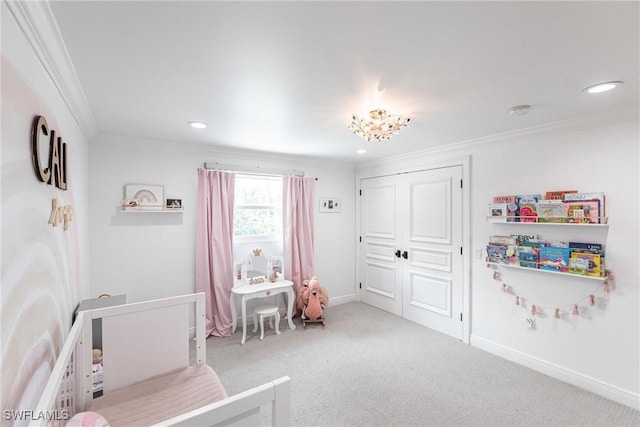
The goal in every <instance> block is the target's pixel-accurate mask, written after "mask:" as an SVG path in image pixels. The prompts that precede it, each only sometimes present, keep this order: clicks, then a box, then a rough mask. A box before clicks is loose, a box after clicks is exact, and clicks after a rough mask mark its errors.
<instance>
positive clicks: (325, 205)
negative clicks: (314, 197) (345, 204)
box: [320, 197, 342, 213]
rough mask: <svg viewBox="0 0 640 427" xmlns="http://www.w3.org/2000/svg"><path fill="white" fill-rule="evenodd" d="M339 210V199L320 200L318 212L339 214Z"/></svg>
mask: <svg viewBox="0 0 640 427" xmlns="http://www.w3.org/2000/svg"><path fill="white" fill-rule="evenodd" d="M341 208H342V203H341V202H340V199H336V198H333V197H332V198H327V199H320V212H330V213H337V212H340V209H341Z"/></svg>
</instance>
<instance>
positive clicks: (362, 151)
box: [356, 149, 367, 154]
mask: <svg viewBox="0 0 640 427" xmlns="http://www.w3.org/2000/svg"><path fill="white" fill-rule="evenodd" d="M366 152H367V150H365V149H361V150H358V151H356V153H358V154H364V153H366Z"/></svg>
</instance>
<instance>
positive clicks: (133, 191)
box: [124, 184, 164, 209]
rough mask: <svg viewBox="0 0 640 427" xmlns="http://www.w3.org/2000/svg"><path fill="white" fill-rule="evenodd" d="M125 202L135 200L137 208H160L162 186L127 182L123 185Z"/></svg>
mask: <svg viewBox="0 0 640 427" xmlns="http://www.w3.org/2000/svg"><path fill="white" fill-rule="evenodd" d="M124 199H125V203H128V202H129V201H131V200H135V201H136V202H137V206H138V207H139V208H160V209H162V207H163V206H164V187H163V186H162V185H154V184H127V185H125V186H124Z"/></svg>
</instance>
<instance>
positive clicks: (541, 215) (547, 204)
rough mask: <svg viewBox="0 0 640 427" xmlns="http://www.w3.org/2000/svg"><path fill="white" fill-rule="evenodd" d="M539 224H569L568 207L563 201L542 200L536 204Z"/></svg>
mask: <svg viewBox="0 0 640 427" xmlns="http://www.w3.org/2000/svg"><path fill="white" fill-rule="evenodd" d="M536 211H537V214H538V222H553V223H565V222H567V207H566V205H565V202H563V201H562V200H540V201H539V202H538V203H537V204H536Z"/></svg>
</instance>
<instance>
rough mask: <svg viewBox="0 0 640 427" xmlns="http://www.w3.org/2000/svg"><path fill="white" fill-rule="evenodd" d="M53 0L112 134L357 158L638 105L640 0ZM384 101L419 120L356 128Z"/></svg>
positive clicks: (102, 123) (90, 96)
mask: <svg viewBox="0 0 640 427" xmlns="http://www.w3.org/2000/svg"><path fill="white" fill-rule="evenodd" d="M51 7H52V10H53V12H54V14H55V16H56V20H57V22H58V25H59V27H60V31H61V33H62V36H63V37H64V40H65V43H66V46H67V49H68V51H69V55H70V57H71V60H72V62H73V64H74V66H75V69H76V72H77V75H78V78H79V80H80V82H81V85H82V88H83V90H84V92H85V95H86V98H87V100H88V103H89V105H90V106H91V109H92V112H93V115H94V117H95V120H96V125H97V127H98V129H99V131H100V132H101V133H107V134H116V135H128V136H135V137H143V138H152V139H160V140H171V141H185V142H197V143H206V144H212V145H216V146H224V147H227V148H243V149H252V150H262V151H268V152H274V153H284V154H294V155H307V156H314V157H318V158H327V159H337V160H342V161H348V162H358V161H362V160H371V159H376V158H380V157H384V156H389V155H394V154H402V153H407V152H411V151H416V150H422V149H427V148H432V147H437V146H442V145H445V144H451V143H455V142H460V141H467V140H472V139H476V138H480V137H484V136H489V135H495V134H500V133H504V132H509V131H514V130H517V129H523V128H529V127H534V126H539V125H542V124H546V123H550V122H556V121H563V120H568V119H572V118H576V117H582V116H588V115H591V114H596V113H601V112H610V111H613V110H629V109H637V108H638V103H639V96H638V94H639V87H638V76H639V69H638V64H639V51H640V47H639V39H640V36H639V30H638V28H639V21H640V19H639V3H638V2H637V1H632V2H611V1H602V2H593V1H585V2H551V1H538V2H519V1H514V2H484V1H471V2H436V1H429V2H391V1H389V2H326V1H317V2H310V1H309V2H270V1H260V2H242V1H240V2H214V1H195V2H187V1H140V2H132V1H108V2H98V1H68V2H67V1H54V2H52V4H51ZM610 80H622V81H624V83H625V84H624V85H622V86H621V87H619V88H617V89H616V90H614V91H612V92H609V93H605V94H599V95H587V94H585V93H583V92H582V89H583V88H585V87H586V86H589V85H591V84H594V83H597V82H602V81H610ZM520 104H530V105H532V106H533V108H532V110H531V112H530V113H529V114H528V115H525V116H519V117H514V116H511V115H510V114H509V109H510V108H511V107H513V106H516V105H520ZM378 107H385V108H387V109H388V110H389V111H390V112H398V113H409V114H410V115H411V116H412V122H411V124H410V125H409V127H408V128H407V129H405V130H404V131H403V132H402V133H401V134H399V135H396V136H395V137H394V138H393V139H392V140H391V141H390V142H383V143H377V142H371V143H366V142H364V140H362V139H360V138H359V137H357V136H355V135H353V134H352V133H351V131H350V130H349V129H348V128H347V125H348V123H349V121H350V117H351V114H352V113H359V114H361V115H365V114H366V113H367V112H368V111H369V110H371V109H374V108H378ZM190 120H201V121H205V122H207V123H208V124H209V127H208V129H206V130H196V129H193V128H190V127H189V126H187V125H186V122H187V121H190ZM365 146H366V147H365ZM363 147H364V148H367V149H368V153H367V154H365V155H358V154H356V150H357V149H359V148H363Z"/></svg>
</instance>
